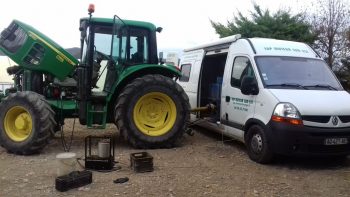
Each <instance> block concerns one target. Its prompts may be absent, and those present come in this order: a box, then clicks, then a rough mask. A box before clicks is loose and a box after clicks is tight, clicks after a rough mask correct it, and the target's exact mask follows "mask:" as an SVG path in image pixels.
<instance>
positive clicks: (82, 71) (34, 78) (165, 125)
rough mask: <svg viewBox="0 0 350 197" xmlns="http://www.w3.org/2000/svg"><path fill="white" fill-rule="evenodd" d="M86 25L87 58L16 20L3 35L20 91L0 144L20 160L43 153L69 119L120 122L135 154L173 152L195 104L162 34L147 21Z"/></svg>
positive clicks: (9, 100) (90, 20)
mask: <svg viewBox="0 0 350 197" xmlns="http://www.w3.org/2000/svg"><path fill="white" fill-rule="evenodd" d="M92 12H93V10H90V9H89V15H90V17H86V18H82V19H80V28H79V30H80V34H81V38H80V39H81V59H80V60H77V59H76V58H74V57H73V56H72V55H71V54H70V53H68V52H67V51H66V50H64V49H63V48H62V47H60V46H59V45H58V44H57V43H55V42H54V41H52V40H51V39H50V38H48V37H46V36H45V35H43V34H42V33H40V32H39V31H37V30H36V29H34V28H33V27H31V26H29V25H27V24H25V23H22V22H20V21H18V20H14V21H13V22H12V23H11V24H10V25H9V26H8V28H6V29H5V30H4V31H2V33H1V37H0V50H1V51H3V52H4V53H5V54H6V55H7V56H9V57H10V58H11V59H12V60H13V61H14V62H16V63H17V64H18V66H13V67H9V68H8V69H7V72H8V73H9V74H10V75H13V79H14V83H15V87H14V88H12V89H9V90H7V94H6V97H5V98H3V99H2V100H1V102H0V145H1V146H3V147H4V148H5V149H7V150H8V151H9V152H12V153H15V154H24V155H28V154H33V153H38V152H40V151H41V150H42V149H43V148H44V147H45V146H46V145H47V144H48V142H49V140H50V139H51V138H52V136H53V134H54V133H55V132H56V131H59V130H60V128H61V126H62V125H63V124H64V119H65V118H79V121H80V124H82V125H86V126H87V127H88V128H98V129H104V128H105V127H106V123H114V124H115V125H116V126H117V128H118V129H119V132H120V135H121V136H123V138H124V139H125V140H127V141H128V142H129V143H130V144H131V145H132V146H134V147H136V148H170V147H173V146H175V145H176V144H177V142H178V141H179V139H180V138H181V137H182V136H183V134H184V131H185V130H186V123H187V121H188V120H189V110H190V109H189V108H190V106H189V101H188V97H187V95H186V93H185V92H184V90H183V89H182V88H181V86H179V85H178V84H177V83H176V82H175V80H174V79H176V78H178V77H179V76H180V75H181V73H180V71H179V70H178V69H177V68H176V67H174V66H170V65H164V64H162V63H161V62H160V61H159V59H158V55H157V42H156V33H157V32H160V31H161V28H156V27H155V26H154V25H153V24H151V23H148V22H140V21H131V20H122V19H120V18H119V17H118V16H114V18H96V17H92V16H91V13H92Z"/></svg>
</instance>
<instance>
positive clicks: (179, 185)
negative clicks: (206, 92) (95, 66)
mask: <svg viewBox="0 0 350 197" xmlns="http://www.w3.org/2000/svg"><path fill="white" fill-rule="evenodd" d="M71 125H72V121H71V120H68V121H67V124H66V126H65V134H66V139H68V138H69V134H70V131H71ZM115 131H116V128H115V126H114V125H109V126H108V129H107V130H104V131H91V130H88V129H86V128H85V127H83V126H80V125H77V126H76V129H75V133H74V138H73V145H72V148H71V152H75V153H77V155H78V156H79V157H84V156H83V155H84V137H85V136H87V135H106V134H111V133H114V135H115V136H117V135H118V133H117V132H115ZM226 140H227V139H226ZM115 150H116V161H118V162H119V164H118V165H119V166H121V167H122V168H121V170H118V171H113V172H108V173H102V172H93V183H92V184H90V185H87V186H84V187H81V188H78V189H72V190H69V191H67V192H58V191H56V190H55V186H54V180H55V176H56V172H57V169H56V168H57V161H56V159H55V157H56V155H57V154H58V153H60V152H63V148H62V144H61V140H60V138H59V136H56V137H55V138H54V139H53V140H52V141H51V143H50V144H49V145H48V146H47V147H46V148H45V150H44V151H43V152H42V153H41V154H39V155H33V156H18V155H13V154H8V153H7V152H6V151H5V150H4V149H3V148H0V196H1V197H3V196H35V197H37V196H350V158H347V159H345V160H334V159H316V158H287V157H281V158H278V159H277V160H276V161H275V162H274V163H272V164H270V165H260V164H257V163H254V162H252V161H251V160H250V159H249V158H248V156H247V154H246V153H245V151H246V149H245V147H244V146H243V145H242V144H241V143H239V142H236V141H228V142H224V143H223V142H222V137H221V136H220V135H217V134H212V133H210V132H208V131H205V130H204V129H199V128H196V132H195V135H194V136H193V137H191V136H188V135H186V136H185V138H184V140H183V143H182V146H181V147H178V148H173V149H157V150H146V151H148V152H149V153H150V154H151V155H152V156H153V157H154V168H155V169H154V171H153V172H147V173H135V172H133V171H132V170H131V169H130V167H129V166H130V160H129V158H130V153H134V152H140V151H142V150H136V149H133V148H131V147H130V146H129V145H128V144H126V143H125V142H124V141H122V140H121V139H119V138H117V142H116V149H115ZM122 177H129V181H128V182H127V183H123V184H115V183H113V180H115V179H116V178H122Z"/></svg>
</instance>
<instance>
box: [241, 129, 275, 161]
mask: <svg viewBox="0 0 350 197" xmlns="http://www.w3.org/2000/svg"><path fill="white" fill-rule="evenodd" d="M245 141H246V146H247V149H248V155H249V158H250V159H251V160H253V161H255V162H257V163H261V164H266V163H269V162H271V161H272V158H273V153H272V151H271V150H270V147H269V143H268V139H267V136H266V134H265V131H264V129H263V128H262V127H261V126H260V125H253V126H251V127H250V128H249V129H248V133H247V136H246V140H245Z"/></svg>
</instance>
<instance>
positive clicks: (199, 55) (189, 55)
mask: <svg viewBox="0 0 350 197" xmlns="http://www.w3.org/2000/svg"><path fill="white" fill-rule="evenodd" d="M204 52H205V51H204V50H203V49H199V50H195V51H189V52H185V53H184V55H183V56H182V58H181V63H180V69H181V73H182V77H180V79H179V80H178V81H177V82H178V84H180V85H181V86H182V88H183V89H184V90H185V92H186V93H187V95H188V97H189V99H190V105H191V108H195V107H197V106H198V103H197V95H198V80H199V76H200V71H201V65H202V60H203V56H204Z"/></svg>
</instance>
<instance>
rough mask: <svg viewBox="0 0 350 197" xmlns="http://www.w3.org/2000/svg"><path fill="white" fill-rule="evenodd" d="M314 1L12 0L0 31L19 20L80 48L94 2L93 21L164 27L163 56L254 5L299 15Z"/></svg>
mask: <svg viewBox="0 0 350 197" xmlns="http://www.w3.org/2000/svg"><path fill="white" fill-rule="evenodd" d="M311 1H314V0H254V1H252V0H215V1H195V0H176V1H170V0H60V1H49V0H47V1H44V0H30V1H24V0H10V1H4V2H2V4H1V12H0V30H3V29H4V28H6V27H7V26H8V25H9V24H10V23H11V21H12V20H13V19H17V20H20V21H22V22H25V23H27V24H29V25H31V26H33V27H35V28H36V29H37V30H39V31H41V32H42V33H44V34H45V35H47V36H48V37H50V38H51V39H53V40H54V41H56V42H57V43H58V44H60V45H61V46H62V47H64V48H70V47H79V45H80V32H79V19H80V18H82V17H87V16H88V13H87V8H88V5H89V4H90V3H93V4H95V13H94V14H93V16H96V17H106V18H112V17H113V16H114V15H115V14H117V15H118V16H119V17H121V18H122V19H129V20H139V21H148V22H152V23H153V24H155V25H156V26H160V27H163V31H162V32H161V33H160V34H158V35H157V39H158V51H165V52H167V51H168V52H169V51H172V50H177V51H178V50H182V49H184V48H188V47H193V46H196V45H199V44H203V43H207V42H211V41H214V40H216V39H218V38H219V36H218V35H217V34H216V33H215V30H214V29H213V28H212V26H211V24H210V20H212V21H215V22H221V23H224V24H226V22H227V21H228V20H232V19H233V17H234V15H235V14H237V13H238V11H240V12H242V13H243V14H244V15H248V14H249V11H250V10H252V9H253V4H254V2H255V3H256V4H258V5H260V6H261V8H263V9H269V10H270V11H271V12H275V11H276V10H278V9H288V8H290V10H291V12H298V11H300V10H301V9H305V7H306V6H305V5H306V4H308V3H310V2H311ZM3 58H4V57H2V59H3ZM6 62H7V64H8V60H7V59H4V60H1V61H0V81H2V80H4V79H5V77H6V76H5V75H4V74H5V71H4V70H5V68H4V66H3V65H4V64H5V63H6ZM6 67H7V66H6ZM6 78H7V79H8V77H6Z"/></svg>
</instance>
